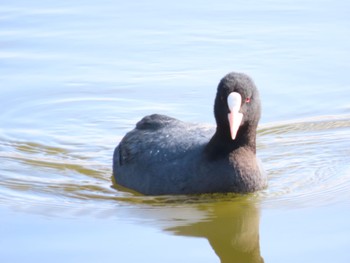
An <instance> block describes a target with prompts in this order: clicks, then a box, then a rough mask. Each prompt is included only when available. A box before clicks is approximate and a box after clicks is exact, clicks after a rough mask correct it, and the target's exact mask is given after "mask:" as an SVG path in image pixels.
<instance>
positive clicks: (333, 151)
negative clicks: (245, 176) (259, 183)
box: [0, 0, 350, 262]
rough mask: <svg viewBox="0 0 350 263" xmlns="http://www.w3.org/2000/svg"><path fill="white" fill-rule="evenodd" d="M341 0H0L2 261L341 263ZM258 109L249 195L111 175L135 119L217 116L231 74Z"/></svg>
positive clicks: (347, 167) (345, 103)
mask: <svg viewBox="0 0 350 263" xmlns="http://www.w3.org/2000/svg"><path fill="white" fill-rule="evenodd" d="M349 11H350V2H347V1H330V0H322V1H273V0H271V1H267V0H264V1H254V0H253V1H227V0H220V1H215V2H212V1H190V2H189V1H177V2H171V3H170V2H166V3H165V2H162V1H159V0H151V1H147V2H140V1H137V2H130V3H128V2H125V1H107V0H104V1H99V2H97V1H91V0H88V1H79V0H73V1H64V2H57V1H43V0H34V1H29V2H28V1H18V0H14V1H11V2H8V3H0V105H1V111H0V163H1V168H0V213H1V217H0V224H1V226H2V227H0V261H1V262H23V261H27V262H41V261H50V262H62V261H65V262H79V261H85V262H96V261H102V262H116V261H118V262H119V261H120V262H139V261H143V262H179V261H181V262H220V261H221V262H237V261H238V262H261V260H262V259H264V260H265V262H349V260H350V256H349V253H347V250H346V249H347V248H348V247H349V245H348V244H349V243H350V240H349V238H348V236H349V234H350V232H349V231H350V228H349V223H348V222H349V221H350V214H349V212H348V211H349V204H350V202H349V201H350V150H349V149H350V103H349V98H350V84H349V83H350V82H349V78H348V72H349V71H350V64H349V63H348V62H349V61H350V18H349V15H348V14H349ZM231 71H239V72H245V73H247V74H249V75H250V76H251V77H252V78H253V79H254V81H255V83H256V85H257V86H258V88H259V90H260V94H261V98H262V102H263V114H262V119H261V122H260V126H259V129H258V150H257V151H258V155H259V157H260V158H261V159H262V162H263V164H264V167H265V169H266V171H267V173H268V176H269V187H268V189H266V190H264V191H262V192H260V193H257V194H253V195H248V196H244V197H237V196H234V195H230V194H229V195H214V196H181V197H174V196H167V197H144V196H140V195H137V194H134V193H130V192H127V191H125V189H120V188H117V189H116V188H115V187H113V186H112V182H111V173H112V171H111V162H112V153H113V149H114V147H115V146H116V145H117V143H118V142H119V141H120V139H121V138H122V136H123V135H124V134H125V133H126V132H127V131H129V130H130V129H132V128H133V127H134V125H135V123H136V122H137V121H138V120H139V119H140V118H142V117H143V116H145V115H147V114H151V113H155V112H157V113H163V114H168V115H171V116H173V117H176V118H179V119H182V120H186V121H194V122H206V123H209V124H214V118H213V99H214V95H215V91H216V86H217V84H218V82H219V80H220V79H221V78H222V77H223V76H224V75H225V74H226V73H228V72H231Z"/></svg>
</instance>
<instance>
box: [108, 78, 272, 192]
mask: <svg viewBox="0 0 350 263" xmlns="http://www.w3.org/2000/svg"><path fill="white" fill-rule="evenodd" d="M260 112H261V105H260V98H259V93H258V90H257V89H256V87H255V85H254V83H253V81H252V80H251V79H250V78H249V77H248V76H247V75H245V74H241V73H230V74H228V75H226V76H225V77H224V78H223V79H222V80H221V81H220V83H219V86H218V89H217V94H216V98H215V105H214V115H215V119H216V124H217V127H216V130H215V128H213V127H207V126H205V125H201V124H192V123H186V122H182V121H179V120H177V119H174V118H171V117H168V116H164V115H158V114H154V115H150V116H146V117H144V118H143V119H142V120H141V121H139V122H138V123H137V124H136V128H135V129H134V130H132V131H130V132H128V133H127V134H126V135H125V137H124V138H123V139H122V141H121V142H120V143H119V145H118V146H117V147H116V149H115V151H114V156H113V175H114V177H115V180H116V182H117V183H118V184H120V185H122V186H124V187H127V188H130V189H133V190H136V191H137V192H140V193H143V194H147V195H164V194H198V193H218V192H234V193H249V192H254V191H257V190H260V189H262V188H264V187H265V186H266V177H265V174H264V172H263V170H262V169H261V167H260V165H259V162H258V161H257V158H256V154H255V153H256V129H257V126H258V122H259V119H260ZM242 115H243V116H242ZM235 127H236V128H235ZM236 129H238V131H236Z"/></svg>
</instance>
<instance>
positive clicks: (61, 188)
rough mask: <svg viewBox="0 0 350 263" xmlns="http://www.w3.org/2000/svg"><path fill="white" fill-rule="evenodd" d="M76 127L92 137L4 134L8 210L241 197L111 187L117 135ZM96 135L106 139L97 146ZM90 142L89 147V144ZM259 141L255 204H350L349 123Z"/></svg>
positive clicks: (275, 131)
mask: <svg viewBox="0 0 350 263" xmlns="http://www.w3.org/2000/svg"><path fill="white" fill-rule="evenodd" d="M74 102H75V103H76V101H74ZM104 102H106V101H104ZM57 103H66V105H65V106H68V107H66V109H68V110H69V103H72V101H69V102H67V101H66V102H57ZM75 106H76V105H75ZM75 106H74V107H75ZM50 107H52V105H51V106H50ZM72 107H73V106H72ZM38 114H39V113H38ZM109 121H110V120H109ZM90 123H91V122H90ZM61 124H62V125H63V123H61ZM109 125H110V124H108V125H107V127H108V126H109ZM78 126H80V128H86V130H87V133H85V134H84V131H83V132H80V133H79V132H77V133H75V134H70V136H61V135H57V134H56V135H57V137H55V138H56V139H54V140H49V141H48V144H46V143H45V140H43V141H41V142H33V141H26V140H25V139H22V140H16V139H14V138H15V137H16V136H14V135H13V134H11V129H9V131H10V132H7V133H2V134H1V133H0V161H1V163H2V169H1V174H0V200H1V201H2V203H7V204H9V205H10V206H21V205H22V206H23V205H26V206H31V207H32V206H33V205H43V206H44V207H46V208H47V207H50V208H51V209H54V208H57V207H60V208H67V209H69V208H72V209H75V208H79V209H80V208H81V204H84V207H86V209H88V207H93V210H95V209H98V210H108V209H111V208H115V207H116V206H124V205H127V206H129V207H132V206H133V205H138V204H151V205H157V204H158V205H161V204H168V205H169V204H179V203H180V204H183V203H199V202H216V201H218V200H220V201H227V200H232V199H235V198H239V197H237V196H236V195H232V194H227V195H204V196H191V197H188V196H182V197H173V196H164V197H143V196H140V195H137V194H135V193H130V192H126V191H121V189H119V188H118V189H115V188H113V187H112V186H111V174H112V171H111V158H112V152H113V148H114V146H115V145H114V144H115V143H114V141H115V136H114V135H112V134H113V133H114V132H115V129H114V130H112V131H110V133H109V134H108V133H107V134H105V133H104V132H105V131H99V130H98V129H99V127H100V129H106V128H107V127H106V126H104V125H101V126H94V125H92V126H94V127H93V129H92V130H90V131H89V127H86V126H85V127H84V126H82V125H78ZM82 130H84V129H82ZM53 133H54V130H53ZM96 134H98V135H100V136H98V137H99V138H102V137H103V139H96V138H95V139H94V138H93V136H96ZM101 134H102V136H101ZM80 136H83V137H82V138H83V139H82V138H80ZM84 136H85V137H84ZM106 136H107V138H108V142H107V139H106ZM57 138H58V139H57ZM112 138H113V140H112ZM84 140H87V141H89V144H88V145H87V144H84ZM258 142H259V144H258V153H259V157H260V158H261V159H262V161H263V164H264V167H265V169H266V170H267V173H268V175H269V187H268V188H267V189H266V190H264V191H262V192H260V193H258V194H254V195H251V198H253V199H254V200H260V201H262V203H263V205H264V206H266V207H272V208H283V207H291V206H295V207H300V206H315V205H325V204H330V203H336V202H341V201H344V200H347V201H348V200H349V197H350V166H349V164H350V147H349V146H350V116H333V117H330V116H325V117H320V118H313V119H309V120H304V121H296V122H285V123H277V124H269V125H263V126H261V127H260V129H259V136H258ZM106 145H108V146H106Z"/></svg>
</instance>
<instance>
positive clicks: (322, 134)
mask: <svg viewBox="0 0 350 263" xmlns="http://www.w3.org/2000/svg"><path fill="white" fill-rule="evenodd" d="M259 131H260V132H259V135H260V137H259V141H260V146H261V147H260V150H259V155H260V157H261V159H262V161H263V163H264V166H265V169H266V170H267V172H268V174H269V177H270V178H269V187H268V189H266V190H265V191H263V192H262V193H261V195H262V196H263V198H264V204H265V205H266V206H270V207H278V208H280V207H284V206H286V207H290V206H298V207H299V206H310V205H313V206H315V205H325V204H329V203H334V202H341V201H346V200H347V201H349V197H350V191H349V190H350V118H349V116H325V117H319V118H313V119H308V120H304V121H298V122H289V123H280V124H273V125H266V126H263V127H261V128H260V130H259Z"/></svg>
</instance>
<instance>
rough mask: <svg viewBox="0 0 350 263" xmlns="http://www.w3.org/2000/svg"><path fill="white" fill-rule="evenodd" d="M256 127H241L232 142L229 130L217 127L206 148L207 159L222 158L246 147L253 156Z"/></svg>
mask: <svg viewBox="0 0 350 263" xmlns="http://www.w3.org/2000/svg"><path fill="white" fill-rule="evenodd" d="M256 127H257V125H243V126H241V127H240V128H239V130H238V132H237V136H236V139H234V140H232V138H231V134H230V130H229V128H227V127H220V126H218V127H217V128H216V132H215V134H214V135H213V137H212V138H211V140H210V141H209V143H208V144H207V147H206V153H207V155H208V157H209V158H210V159H219V158H224V157H226V156H228V155H229V154H230V153H231V152H233V151H235V150H236V149H238V148H240V147H247V148H249V149H250V150H251V151H252V152H253V153H254V154H255V153H256Z"/></svg>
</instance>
